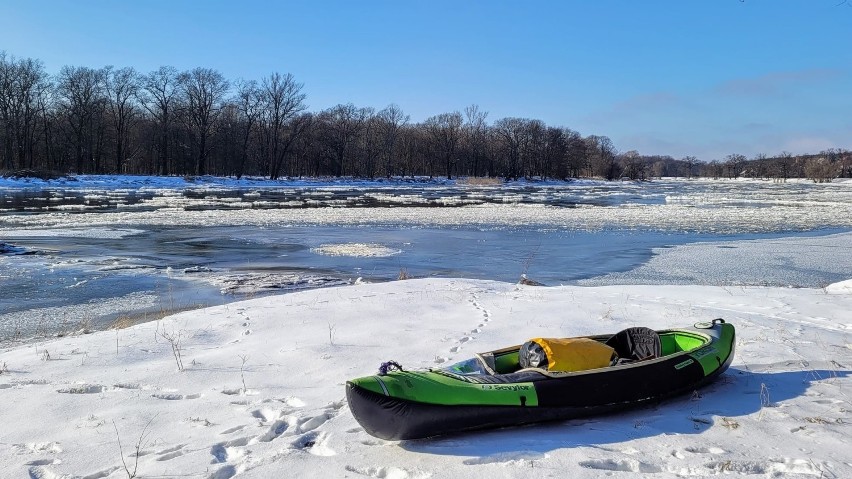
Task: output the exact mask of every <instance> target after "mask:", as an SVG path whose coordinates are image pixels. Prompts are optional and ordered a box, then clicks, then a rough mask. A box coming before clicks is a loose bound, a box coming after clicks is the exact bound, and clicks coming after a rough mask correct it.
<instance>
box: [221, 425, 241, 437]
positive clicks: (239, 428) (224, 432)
mask: <svg viewBox="0 0 852 479" xmlns="http://www.w3.org/2000/svg"><path fill="white" fill-rule="evenodd" d="M245 428H246V426H245V424H243V425H240V426H234V427H231V428H228V429H225V430H224V431H222V432H220V433H219V434H222V435H225V434H233V433H235V432H237V431H242V430H243V429H245Z"/></svg>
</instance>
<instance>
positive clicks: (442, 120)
mask: <svg viewBox="0 0 852 479" xmlns="http://www.w3.org/2000/svg"><path fill="white" fill-rule="evenodd" d="M424 125H425V127H426V131H428V132H429V136H430V138H431V139H432V145H433V147H434V148H435V152H436V154H437V155H438V157H439V158H441V159H442V160H443V163H444V166H445V170H444V171H445V172H446V174H447V179H448V180H449V179H452V177H453V165H454V164H455V163H456V161H457V158H456V148H457V147H458V143H459V139H460V138H461V126H462V116H461V113H459V112H457V111H454V112H452V113H441V114H440V115H436V116H432V117H429V118H427V119H426V122H425V123H424Z"/></svg>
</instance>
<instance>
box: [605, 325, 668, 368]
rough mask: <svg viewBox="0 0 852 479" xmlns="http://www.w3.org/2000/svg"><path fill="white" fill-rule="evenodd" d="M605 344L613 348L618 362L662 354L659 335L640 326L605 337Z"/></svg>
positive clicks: (651, 357)
mask: <svg viewBox="0 0 852 479" xmlns="http://www.w3.org/2000/svg"><path fill="white" fill-rule="evenodd" d="M605 344H606V345H607V346H609V347H611V348H612V349H614V350H615V354H617V355H618V363H619V364H623V363H627V362H632V361H643V360H646V359H654V358H658V357H660V356H661V355H662V347H661V345H660V335H659V334H657V332H656V331H654V330H653V329H650V328H645V327H641V326H639V327H635V328H627V329H625V330H623V331H619V332H618V333H616V334H613V335H612V337H610V338H609V339H607V340H606V343H605Z"/></svg>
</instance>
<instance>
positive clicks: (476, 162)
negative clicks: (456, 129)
mask: <svg viewBox="0 0 852 479" xmlns="http://www.w3.org/2000/svg"><path fill="white" fill-rule="evenodd" d="M464 117H465V122H464V129H463V147H464V149H465V150H466V152H467V156H468V158H469V163H470V164H469V168H470V169H469V171H468V174H471V175H473V176H479V175H480V172H481V169H483V166H484V172H483V173H484V175H485V176H491V175H493V174H494V167H493V165H492V164H491V162H490V161H488V160H489V159H490V157H489V155H488V154H487V152H488V147H487V143H488V123H487V122H486V118H488V112H487V111H482V110H480V109H479V105H470V106H468V107H466V108H465V109H464ZM483 164H484V165H483Z"/></svg>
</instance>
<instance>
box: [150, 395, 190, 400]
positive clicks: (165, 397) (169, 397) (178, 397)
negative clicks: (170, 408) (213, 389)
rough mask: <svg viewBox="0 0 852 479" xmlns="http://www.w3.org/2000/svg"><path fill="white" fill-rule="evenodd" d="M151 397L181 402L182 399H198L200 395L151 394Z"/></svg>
mask: <svg viewBox="0 0 852 479" xmlns="http://www.w3.org/2000/svg"><path fill="white" fill-rule="evenodd" d="M151 397H155V398H157V399H163V400H166V401H181V400H184V399H198V398H200V397H201V394H152V395H151Z"/></svg>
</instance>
